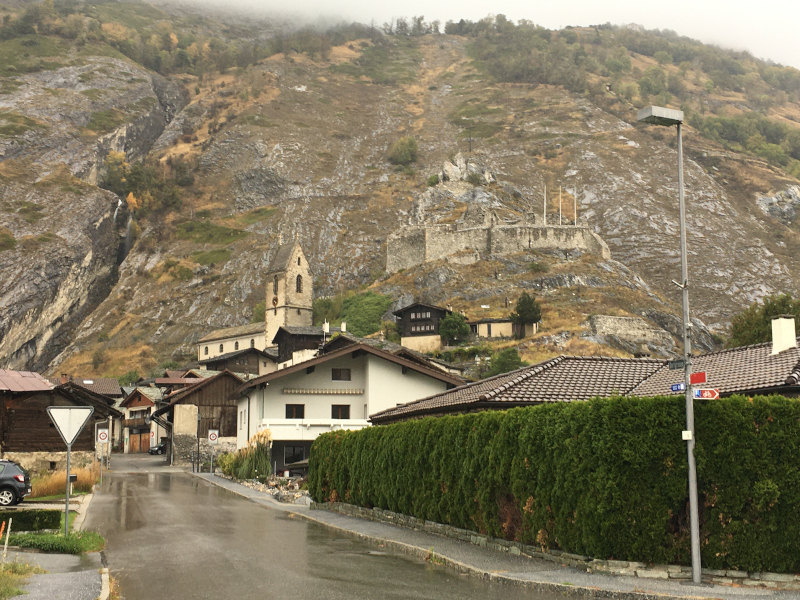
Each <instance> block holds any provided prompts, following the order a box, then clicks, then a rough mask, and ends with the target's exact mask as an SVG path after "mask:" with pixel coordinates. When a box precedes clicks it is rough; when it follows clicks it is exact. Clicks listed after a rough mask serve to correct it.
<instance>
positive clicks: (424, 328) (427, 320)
mask: <svg viewBox="0 0 800 600" xmlns="http://www.w3.org/2000/svg"><path fill="white" fill-rule="evenodd" d="M451 312H453V311H451V310H448V309H446V308H442V307H441V306H433V305H432V304H423V303H421V302H415V303H414V304H411V305H409V306H406V307H405V308H401V309H400V310H396V311H394V313H393V314H394V316H395V317H396V321H397V330H398V331H399V332H400V336H401V337H413V336H421V335H438V333H439V321H441V320H442V319H444V318H445V317H446V316H447V315H449V314H450V313H451Z"/></svg>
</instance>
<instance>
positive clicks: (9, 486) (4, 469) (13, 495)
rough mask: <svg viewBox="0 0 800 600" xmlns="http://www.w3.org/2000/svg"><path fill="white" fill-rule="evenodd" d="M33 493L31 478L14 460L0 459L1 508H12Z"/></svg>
mask: <svg viewBox="0 0 800 600" xmlns="http://www.w3.org/2000/svg"><path fill="white" fill-rule="evenodd" d="M30 493H31V477H30V475H29V474H28V472H27V471H26V470H25V469H23V468H22V467H21V466H19V465H18V464H17V463H15V462H14V461H13V460H5V459H0V506H12V505H14V504H17V503H19V502H22V499H23V498H24V497H25V496H27V495H29V494H30Z"/></svg>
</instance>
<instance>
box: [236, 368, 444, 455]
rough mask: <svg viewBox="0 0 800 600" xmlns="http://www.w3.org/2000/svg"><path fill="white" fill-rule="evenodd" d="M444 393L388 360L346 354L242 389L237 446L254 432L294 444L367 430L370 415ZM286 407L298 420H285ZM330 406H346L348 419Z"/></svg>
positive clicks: (435, 381)
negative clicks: (346, 375) (344, 375)
mask: <svg viewBox="0 0 800 600" xmlns="http://www.w3.org/2000/svg"><path fill="white" fill-rule="evenodd" d="M334 369H350V380H349V381H337V380H333V378H332V375H333V370H334ZM404 371H405V372H404ZM338 373H339V374H341V371H339V372H338ZM446 389H447V384H446V383H445V382H443V381H440V380H438V379H434V378H432V377H429V376H427V375H424V374H422V373H419V372H418V371H415V370H413V369H404V368H403V366H401V365H398V364H396V363H394V362H391V361H389V360H386V359H383V358H380V357H377V356H374V355H372V354H368V353H363V354H360V355H359V356H357V357H356V358H352V356H351V355H350V354H347V355H345V356H341V357H339V358H336V359H333V360H330V361H328V362H325V363H323V364H318V365H316V366H314V368H313V371H312V372H310V373H308V372H306V370H301V371H298V372H295V373H292V374H290V375H287V376H285V377H282V378H280V379H276V380H273V381H271V382H269V384H268V385H267V386H266V387H263V388H262V387H257V388H251V389H250V390H248V394H247V396H244V397H242V398H240V399H239V403H238V419H239V424H238V428H237V432H238V435H237V447H238V448H242V447H244V446H245V445H246V444H247V440H248V439H249V438H250V437H251V436H252V435H253V434H255V433H256V432H257V431H259V430H260V429H269V430H270V432H271V434H272V439H273V440H274V441H298V442H300V441H304V442H305V441H313V440H314V439H316V437H317V436H318V435H320V434H321V433H325V432H328V431H335V430H338V429H349V430H353V429H362V428H364V427H368V426H369V422H368V421H367V418H368V417H369V415H370V414H373V413H376V412H378V411H381V410H384V409H386V408H392V407H395V406H397V405H398V404H404V403H406V402H411V401H413V400H418V399H420V398H425V397H427V396H431V395H433V394H436V393H439V392H443V391H445V390H446ZM287 404H291V405H302V406H303V416H302V418H287V406H286V405H287ZM334 405H337V406H349V418H336V417H335V415H334V413H333V406H334Z"/></svg>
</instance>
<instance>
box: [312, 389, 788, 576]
mask: <svg viewBox="0 0 800 600" xmlns="http://www.w3.org/2000/svg"><path fill="white" fill-rule="evenodd" d="M683 403H684V400H683V398H682V397H681V398H675V397H670V398H624V397H616V398H608V399H596V400H592V401H587V402H575V403H557V404H552V405H543V406H536V407H527V408H517V409H513V410H509V411H504V412H500V411H485V412H480V413H470V414H465V415H458V416H445V417H438V418H426V419H420V420H415V421H409V422H403V423H398V424H394V425H388V426H380V427H370V428H368V429H364V430H361V431H353V432H346V431H342V432H338V431H337V432H333V433H327V434H323V435H321V436H319V437H318V438H317V440H316V441H315V442H314V445H313V446H312V449H311V456H310V471H309V490H310V492H311V496H312V498H313V499H314V500H315V501H317V502H327V501H337V500H338V501H344V502H350V503H353V504H356V505H359V506H367V507H378V508H382V509H387V510H391V511H395V512H399V513H404V514H408V515H413V516H415V517H418V518H421V519H427V520H431V521H436V522H439V523H446V524H449V525H453V526H455V527H462V528H466V529H471V530H474V531H479V532H481V533H485V534H488V535H492V536H495V537H500V538H505V539H510V540H517V541H520V542H522V543H526V544H536V545H540V546H543V547H550V548H558V549H561V550H564V551H567V552H572V553H577V554H584V555H589V556H594V557H596V558H605V559H607V558H614V559H618V560H635V561H644V562H654V563H677V564H689V563H690V560H691V550H690V536H689V530H688V527H689V525H688V522H689V518H688V497H687V496H688V494H687V484H686V480H687V475H686V472H687V467H686V450H685V446H684V444H683V442H682V441H681V433H680V432H681V429H682V427H683V423H684V421H685V420H684V405H683ZM695 408H696V413H695V417H696V420H695V423H696V431H697V446H696V456H697V469H698V486H699V493H700V503H699V504H700V509H701V514H700V523H701V548H702V552H703V556H702V560H703V564H704V565H705V566H707V567H709V568H714V569H740V570H746V571H779V572H791V573H796V572H798V570H800V521H798V520H797V519H796V518H795V515H794V512H795V510H796V508H795V507H796V506H797V505H798V503H800V477H798V476H797V469H796V468H795V465H796V464H797V463H798V461H800V403H798V402H797V401H796V400H791V399H787V398H782V397H777V396H771V397H759V398H745V397H742V396H736V397H731V398H726V399H725V400H721V401H713V402H697V403H696V405H695Z"/></svg>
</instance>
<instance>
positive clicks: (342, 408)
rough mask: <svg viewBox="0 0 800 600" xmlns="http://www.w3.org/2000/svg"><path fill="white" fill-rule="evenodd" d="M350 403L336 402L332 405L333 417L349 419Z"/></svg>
mask: <svg viewBox="0 0 800 600" xmlns="http://www.w3.org/2000/svg"><path fill="white" fill-rule="evenodd" d="M349 418H350V405H349V404H334V405H332V406H331V419H349Z"/></svg>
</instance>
